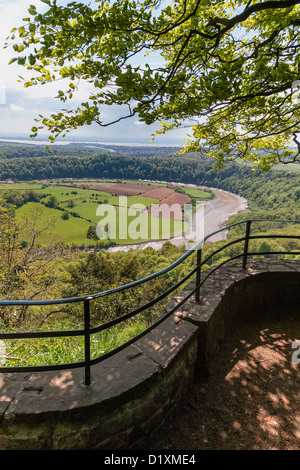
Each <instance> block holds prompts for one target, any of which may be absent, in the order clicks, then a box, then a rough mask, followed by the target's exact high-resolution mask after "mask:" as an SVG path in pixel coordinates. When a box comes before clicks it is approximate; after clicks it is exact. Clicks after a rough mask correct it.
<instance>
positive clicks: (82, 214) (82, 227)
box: [0, 179, 211, 246]
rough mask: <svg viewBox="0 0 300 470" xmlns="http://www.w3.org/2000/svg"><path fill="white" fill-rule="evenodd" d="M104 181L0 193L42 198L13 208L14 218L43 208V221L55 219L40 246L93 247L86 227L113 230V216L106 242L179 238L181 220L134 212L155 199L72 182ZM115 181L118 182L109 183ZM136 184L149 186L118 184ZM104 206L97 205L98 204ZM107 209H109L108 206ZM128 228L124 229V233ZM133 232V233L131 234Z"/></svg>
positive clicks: (204, 194)
mask: <svg viewBox="0 0 300 470" xmlns="http://www.w3.org/2000/svg"><path fill="white" fill-rule="evenodd" d="M96 181H97V182H100V181H103V182H105V181H106V182H107V181H108V180H92V179H91V180H72V181H71V182H69V181H65V180H59V181H52V182H51V183H48V185H45V184H42V183H33V182H29V183H14V184H9V185H8V184H2V185H0V194H1V191H8V190H13V191H22V192H23V191H26V190H34V191H35V192H36V193H38V194H41V195H43V196H44V197H43V199H42V200H41V202H43V204H42V203H36V202H29V203H27V204H24V205H23V206H21V207H20V208H17V209H16V217H17V218H20V217H21V216H22V215H23V216H27V217H32V212H33V211H34V210H35V209H38V208H43V220H45V221H46V220H49V219H51V218H52V217H55V219H56V222H55V225H54V226H53V227H52V228H51V230H49V232H45V233H43V234H42V235H41V238H40V240H41V243H47V242H48V241H49V240H51V239H53V237H60V239H61V240H62V241H63V242H65V243H66V244H70V245H72V244H74V243H75V244H79V245H83V244H85V245H88V246H89V245H94V244H95V243H97V241H99V240H97V239H95V240H93V239H88V238H87V231H88V229H89V227H90V226H91V225H92V226H95V227H96V225H97V224H99V226H101V227H102V232H103V233H104V232H106V231H107V230H106V224H107V223H108V224H110V225H111V227H112V228H113V227H114V222H115V219H114V216H116V223H115V230H116V234H115V235H114V234H113V233H112V230H111V234H110V239H111V241H112V242H115V243H117V244H131V243H141V242H146V241H149V240H151V239H152V240H157V239H168V238H170V237H172V236H176V235H181V234H182V233H183V228H184V226H183V223H182V222H181V221H173V220H170V221H169V220H168V221H167V222H166V220H164V221H162V219H160V221H159V224H158V219H157V218H155V217H151V216H149V215H148V214H146V213H139V212H136V211H135V210H134V209H135V208H137V207H139V206H140V207H141V205H142V206H143V207H144V208H149V207H150V206H151V205H153V204H156V203H158V202H159V199H154V198H148V197H142V196H127V197H124V196H123V197H122V199H119V196H115V195H111V194H110V193H106V192H104V191H97V190H95V189H93V188H92V189H83V188H78V187H77V186H76V183H83V182H84V183H87V184H88V183H89V182H96ZM109 181H113V182H119V181H120V180H109ZM126 182H127V183H129V182H131V183H140V184H149V182H141V181H135V180H124V181H122V183H126ZM153 184H155V185H156V186H163V187H164V186H166V184H164V183H162V184H157V183H153ZM182 189H184V190H185V192H186V194H187V195H189V196H190V197H194V198H196V199H201V200H207V199H209V198H210V197H211V193H210V192H208V191H203V190H198V189H196V188H187V187H182ZM51 196H55V198H56V200H57V203H58V207H56V208H50V207H47V206H46V205H45V204H47V203H48V201H49V198H50V197H51ZM103 204H105V205H107V206H101V205H103ZM120 204H121V205H123V204H125V205H126V206H127V208H128V209H130V211H131V213H132V215H130V214H129V212H128V213H127V217H126V218H124V216H121V215H120V214H121V213H122V212H124V211H123V210H122V209H120V207H119V205H120ZM108 206H110V207H108ZM98 207H99V208H100V211H102V216H99V215H97V208H98ZM105 208H107V209H108V211H109V212H111V216H110V217H106V215H107V214H106V215H105V214H104V209H105ZM63 211H67V212H68V213H69V218H68V219H66V220H63V218H62V215H63ZM127 229H128V230H127ZM133 232H134V233H133Z"/></svg>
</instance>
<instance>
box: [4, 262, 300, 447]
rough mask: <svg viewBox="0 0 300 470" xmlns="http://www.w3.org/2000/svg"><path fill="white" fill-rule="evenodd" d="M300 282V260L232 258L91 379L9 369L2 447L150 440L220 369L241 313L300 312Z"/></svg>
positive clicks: (129, 444) (139, 443)
mask: <svg viewBox="0 0 300 470" xmlns="http://www.w3.org/2000/svg"><path fill="white" fill-rule="evenodd" d="M208 273H209V270H208V271H206V272H205V273H202V276H205V275H206V274H208ZM194 286H195V281H192V282H191V283H190V284H189V285H187V286H186V287H185V289H184V290H183V291H182V292H181V293H180V294H178V295H177V296H176V297H175V298H174V299H173V300H172V301H171V302H170V304H169V305H168V307H167V308H169V307H170V308H171V307H173V306H174V305H176V304H178V302H179V301H180V300H181V299H182V298H183V297H184V296H185V295H186V294H187V293H188V292H190V290H191V289H192V288H193V287H194ZM299 288H300V261H288V260H281V261H280V260H269V259H263V260H251V261H249V263H248V266H247V269H245V270H244V269H242V266H241V261H238V262H232V263H230V264H227V265H225V266H223V267H222V268H220V269H218V270H217V271H216V272H215V273H213V274H212V276H210V277H208V278H207V280H206V282H205V284H204V285H203V286H202V288H201V300H200V302H199V303H196V302H195V300H194V297H191V298H190V299H189V300H188V301H187V302H186V303H185V304H184V305H183V306H182V307H181V308H180V309H178V311H176V313H175V314H173V315H172V316H170V317H168V318H167V319H166V320H164V321H163V322H162V323H161V324H160V325H159V326H157V327H156V328H155V329H154V330H153V331H152V332H150V333H149V334H147V335H146V336H145V337H144V338H143V339H141V340H139V341H137V342H136V343H135V344H133V345H132V346H129V347H128V348H126V349H125V350H123V351H121V352H120V353H118V354H115V355H114V356H112V357H110V358H109V359H107V360H105V361H103V362H102V363H100V364H98V365H97V366H93V368H92V376H93V382H92V384H91V385H90V386H88V387H86V386H84V385H83V383H82V382H83V375H84V374H83V371H82V370H80V369H77V370H76V369H74V370H65V371H61V372H47V373H34V374H24V373H21V374H0V449H105V450H109V449H131V448H142V447H143V442H145V439H146V438H147V436H148V435H149V434H151V433H152V432H153V431H155V430H156V429H157V427H158V426H159V425H161V424H162V423H163V422H164V420H165V419H166V418H167V417H168V416H169V414H170V413H171V412H172V410H173V409H174V408H175V407H176V406H177V405H178V403H180V401H181V400H182V399H183V397H184V394H185V392H186V390H187V388H188V386H189V384H190V382H191V381H192V380H193V377H194V375H195V374H204V373H211V372H213V370H214V365H215V363H216V361H217V358H218V354H219V353H220V348H221V347H222V342H223V340H224V338H225V335H226V334H228V332H230V329H231V328H236V327H237V324H238V319H239V317H240V316H241V315H255V314H258V312H261V311H262V310H263V311H264V315H273V314H275V312H279V311H281V312H282V311H285V310H287V308H288V309H289V311H292V312H294V313H299V312H300V295H299ZM262 307H263V308H262Z"/></svg>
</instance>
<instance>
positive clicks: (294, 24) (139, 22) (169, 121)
mask: <svg viewBox="0 0 300 470" xmlns="http://www.w3.org/2000/svg"><path fill="white" fill-rule="evenodd" d="M41 2H43V3H44V4H46V5H47V7H46V11H43V12H42V13H39V12H38V11H37V10H36V7H34V6H33V5H32V6H30V8H29V10H28V13H29V16H28V17H27V18H24V24H23V25H22V26H19V27H16V28H14V30H13V31H12V33H11V36H10V39H9V41H8V43H7V44H9V43H10V44H11V43H12V44H13V49H14V50H15V51H16V53H18V55H17V57H14V58H13V59H12V60H11V62H14V61H18V63H19V64H20V65H22V66H24V67H26V68H27V69H29V70H30V71H32V78H31V79H30V80H25V83H24V85H25V87H28V86H33V85H38V84H47V83H50V82H53V81H57V82H58V83H61V90H59V91H58V94H57V96H56V98H58V99H59V100H61V102H62V103H67V102H68V101H70V105H71V107H70V108H69V109H67V108H63V109H62V110H61V111H60V112H58V113H53V114H51V115H50V116H49V117H45V116H41V115H40V117H39V119H37V124H36V126H34V127H33V128H32V137H35V136H36V135H37V133H38V132H39V131H40V130H41V129H43V128H46V129H47V131H48V132H49V133H50V137H49V139H50V142H51V141H54V140H55V138H56V137H57V136H59V135H65V134H66V133H67V132H68V131H70V130H72V129H74V128H78V127H80V126H84V125H90V124H91V123H93V122H96V123H97V124H99V126H102V127H105V126H108V125H112V124H114V123H115V122H117V121H120V120H123V119H126V118H128V117H132V116H137V117H138V118H139V119H140V120H141V121H143V122H145V123H146V124H153V123H160V124H161V125H160V127H159V130H158V131H157V133H165V132H167V131H169V130H171V129H174V128H177V127H186V128H187V129H189V130H188V131H187V132H188V138H187V141H186V143H185V146H184V149H183V151H196V150H201V152H202V153H206V154H208V155H212V156H214V157H215V158H216V161H217V165H218V166H221V165H222V162H223V161H224V160H225V159H228V158H229V159H231V158H236V157H240V158H243V159H245V160H250V161H252V162H253V164H254V166H256V167H258V168H261V169H262V170H268V169H269V168H270V166H272V165H273V164H276V163H278V162H280V161H281V162H284V163H287V162H290V161H299V155H300V142H299V140H298V131H300V112H299V109H300V98H299V95H298V91H297V90H298V89H297V86H298V82H299V84H300V81H299V79H300V76H299V72H300V71H299V57H300V56H299V48H300V44H299V36H298V28H299V25H300V16H299V13H300V8H299V5H300V0H299V1H296V0H267V1H259V0H258V1H257V0H226V1H219V0H218V1H216V0H173V1H171V0H166V1H162V0H114V1H107V0H94V2H91V3H90V4H89V5H88V6H87V5H86V4H84V3H80V2H77V1H73V2H70V3H69V4H67V6H59V5H58V3H59V2H58V1H57V0H41ZM84 83H88V84H89V87H90V88H89V91H88V92H87V98H86V101H84V102H82V103H81V105H80V106H76V107H75V108H74V107H72V98H74V96H75V95H76V92H78V90H80V87H81V86H82V84H84ZM64 106H66V104H64ZM106 106H120V114H119V115H118V117H117V118H116V119H113V120H112V121H110V122H106V121H105V120H104V113H103V109H104V108H105V107H106ZM124 107H125V108H124ZM124 109H125V111H126V112H124Z"/></svg>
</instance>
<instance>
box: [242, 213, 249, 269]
mask: <svg viewBox="0 0 300 470" xmlns="http://www.w3.org/2000/svg"><path fill="white" fill-rule="evenodd" d="M250 228H251V220H247V225H246V236H245V237H246V238H245V245H244V256H243V269H246V265H247V255H248V246H249V236H250Z"/></svg>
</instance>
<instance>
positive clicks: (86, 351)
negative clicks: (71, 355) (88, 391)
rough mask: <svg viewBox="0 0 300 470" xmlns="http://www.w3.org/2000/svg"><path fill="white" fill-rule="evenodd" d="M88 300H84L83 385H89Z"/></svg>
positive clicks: (89, 340)
mask: <svg viewBox="0 0 300 470" xmlns="http://www.w3.org/2000/svg"><path fill="white" fill-rule="evenodd" d="M90 300H91V297H87V298H86V299H84V331H85V333H84V363H85V385H91V364H90V362H91V339H90Z"/></svg>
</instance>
